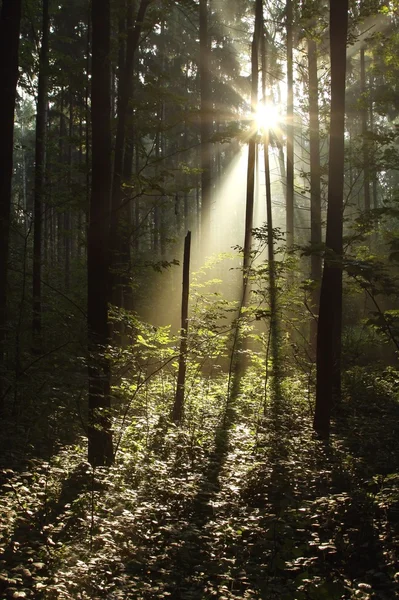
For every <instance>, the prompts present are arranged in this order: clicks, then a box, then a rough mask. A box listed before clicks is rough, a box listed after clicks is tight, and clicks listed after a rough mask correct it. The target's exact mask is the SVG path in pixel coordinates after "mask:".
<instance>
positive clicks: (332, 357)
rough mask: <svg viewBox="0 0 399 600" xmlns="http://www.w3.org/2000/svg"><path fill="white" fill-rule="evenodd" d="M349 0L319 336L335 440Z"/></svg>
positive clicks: (321, 414)
mask: <svg viewBox="0 0 399 600" xmlns="http://www.w3.org/2000/svg"><path fill="white" fill-rule="evenodd" d="M347 32H348V0H331V1H330V47H331V120H330V152H329V167H328V208H327V231H326V256H325V260H324V269H323V277H322V283H321V292H320V310H319V325H318V332H317V382H316V410H315V416H314V423H313V426H314V429H315V430H316V431H317V432H318V433H319V434H320V435H321V436H322V437H324V438H327V437H328V436H329V432H330V419H331V409H332V406H333V402H334V401H338V400H339V399H340V391H341V364H340V363H341V328H342V265H341V258H342V251H343V247H342V235H343V209H344V202H343V195H344V132H345V80H346V44H347Z"/></svg>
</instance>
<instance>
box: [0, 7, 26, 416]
mask: <svg viewBox="0 0 399 600" xmlns="http://www.w3.org/2000/svg"><path fill="white" fill-rule="evenodd" d="M21 4H22V1H21V0H3V2H2V5H1V14H0V56H1V60H0V81H1V87H0V131H1V141H0V165H1V168H0V412H3V410H4V388H5V381H4V375H5V373H4V371H5V364H4V363H5V352H6V333H7V275H8V245H9V236H10V214H11V184H12V174H13V150H14V111H15V100H16V91H17V81H18V50H19V32H20V25H21Z"/></svg>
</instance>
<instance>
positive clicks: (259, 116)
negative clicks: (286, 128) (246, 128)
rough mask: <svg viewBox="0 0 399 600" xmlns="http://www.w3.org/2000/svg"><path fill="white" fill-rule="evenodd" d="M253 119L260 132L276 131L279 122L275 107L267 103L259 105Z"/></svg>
mask: <svg viewBox="0 0 399 600" xmlns="http://www.w3.org/2000/svg"><path fill="white" fill-rule="evenodd" d="M255 119H256V123H257V125H258V129H259V130H260V131H269V130H270V129H276V128H277V127H278V126H279V124H280V121H281V118H280V114H279V111H278V109H277V106H275V105H274V104H269V103H267V104H259V106H258V110H257V111H256V114H255Z"/></svg>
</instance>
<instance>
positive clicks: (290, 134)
mask: <svg viewBox="0 0 399 600" xmlns="http://www.w3.org/2000/svg"><path fill="white" fill-rule="evenodd" d="M286 12H287V190H286V235H287V248H292V246H293V244H294V71H293V49H292V46H293V43H292V22H293V16H292V0H287V5H286Z"/></svg>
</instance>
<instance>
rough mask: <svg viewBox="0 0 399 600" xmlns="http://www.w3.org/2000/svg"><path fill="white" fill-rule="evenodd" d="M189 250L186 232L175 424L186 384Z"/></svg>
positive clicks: (174, 411)
mask: <svg viewBox="0 0 399 600" xmlns="http://www.w3.org/2000/svg"><path fill="white" fill-rule="evenodd" d="M190 250H191V231H188V232H187V235H186V237H185V240H184V259H183V291H182V303H181V332H180V356H179V372H178V375H177V387H176V396H175V403H174V406H173V414H172V418H173V420H174V421H175V423H181V422H182V420H183V416H184V388H185V384H186V366H187V334H188V298H189V291H190Z"/></svg>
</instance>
